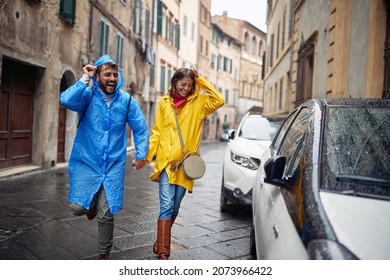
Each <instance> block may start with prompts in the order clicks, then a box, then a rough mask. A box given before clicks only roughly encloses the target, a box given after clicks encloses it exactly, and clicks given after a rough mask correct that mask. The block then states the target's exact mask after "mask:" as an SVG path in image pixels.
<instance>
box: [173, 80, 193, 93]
mask: <svg viewBox="0 0 390 280" xmlns="http://www.w3.org/2000/svg"><path fill="white" fill-rule="evenodd" d="M175 87H176V92H177V93H178V94H180V95H181V96H187V94H188V93H189V92H190V91H191V89H192V87H193V81H192V79H191V78H188V77H184V78H182V79H180V80H178V81H177V82H176V84H175Z"/></svg>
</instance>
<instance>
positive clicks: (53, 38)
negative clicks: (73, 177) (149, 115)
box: [0, 0, 149, 168]
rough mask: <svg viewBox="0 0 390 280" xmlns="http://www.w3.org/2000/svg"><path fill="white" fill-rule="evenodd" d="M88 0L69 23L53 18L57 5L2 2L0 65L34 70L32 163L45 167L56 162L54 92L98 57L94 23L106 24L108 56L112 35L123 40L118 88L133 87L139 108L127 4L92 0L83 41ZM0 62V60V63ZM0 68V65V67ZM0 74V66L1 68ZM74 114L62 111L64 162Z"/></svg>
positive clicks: (141, 81)
mask: <svg viewBox="0 0 390 280" xmlns="http://www.w3.org/2000/svg"><path fill="white" fill-rule="evenodd" d="M90 7H91V6H90V2H89V1H76V18H75V21H74V24H70V23H68V22H66V21H64V20H63V19H62V18H61V17H60V16H59V9H60V6H59V1H54V0H52V1H45V2H42V3H39V2H37V1H24V0H15V1H8V2H6V3H4V5H3V6H2V9H1V10H0V21H1V26H0V28H1V32H0V53H1V61H3V59H11V60H15V61H18V62H20V63H23V64H28V65H31V66H33V67H34V69H35V71H36V88H35V91H34V97H33V98H34V109H33V110H34V112H33V141H32V162H31V163H32V164H35V165H40V166H43V167H45V168H47V167H51V166H54V165H55V164H56V160H57V145H58V117H59V108H60V104H59V94H60V91H61V90H60V86H61V81H62V80H64V81H67V83H68V85H67V86H70V85H72V84H73V83H74V82H76V81H77V80H78V79H79V78H80V77H81V75H82V67H83V65H85V64H86V63H93V62H94V61H96V60H97V59H98V53H97V46H98V43H97V42H98V30H99V27H98V26H99V25H98V24H99V20H100V19H103V20H104V21H105V22H106V23H107V24H108V25H109V26H110V33H109V34H110V36H109V47H108V54H109V55H110V56H111V57H112V58H113V59H114V60H115V58H116V38H115V37H116V34H117V33H121V34H122V35H123V36H124V39H125V40H124V51H123V67H122V69H121V70H122V73H123V76H124V79H125V85H124V88H123V89H124V90H126V91H129V90H130V83H131V82H134V84H135V85H136V87H135V92H134V97H135V98H136V100H137V102H138V103H139V104H140V106H141V108H145V106H144V105H145V103H144V101H143V97H142V90H143V88H144V85H145V73H148V69H149V65H148V64H147V63H145V62H144V61H143V60H142V58H141V54H140V51H139V48H138V45H137V40H136V36H135V35H134V33H132V6H131V4H129V3H126V4H125V3H123V2H120V1H112V2H109V3H106V5H103V4H102V3H101V2H97V1H95V4H94V6H93V17H92V21H91V22H92V26H91V30H92V33H91V42H90V41H89V39H90V38H89V34H90V33H89V27H90V25H89V19H90V16H91V14H90ZM0 63H1V62H0ZM0 66H1V65H0ZM1 69H2V70H3V68H2V67H1ZM76 126H77V117H76V113H74V112H71V111H67V116H66V136H65V143H66V144H65V158H66V160H68V159H69V155H70V152H71V148H72V145H73V139H74V136H75V133H76Z"/></svg>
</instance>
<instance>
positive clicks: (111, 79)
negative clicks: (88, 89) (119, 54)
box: [96, 65, 118, 94]
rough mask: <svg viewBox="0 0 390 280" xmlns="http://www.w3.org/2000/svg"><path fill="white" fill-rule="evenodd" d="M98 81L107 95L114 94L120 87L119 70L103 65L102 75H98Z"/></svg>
mask: <svg viewBox="0 0 390 280" xmlns="http://www.w3.org/2000/svg"><path fill="white" fill-rule="evenodd" d="M96 81H97V82H98V83H99V87H100V89H101V90H102V91H103V92H104V93H105V94H113V93H114V91H115V89H116V86H117V85H118V69H115V68H113V67H109V66H106V65H103V66H102V69H101V71H100V73H99V74H97V75H96Z"/></svg>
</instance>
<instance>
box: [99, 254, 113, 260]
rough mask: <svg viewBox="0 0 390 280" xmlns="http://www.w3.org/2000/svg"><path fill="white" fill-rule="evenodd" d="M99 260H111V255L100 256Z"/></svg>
mask: <svg viewBox="0 0 390 280" xmlns="http://www.w3.org/2000/svg"><path fill="white" fill-rule="evenodd" d="M99 260H111V255H110V254H100V255H99Z"/></svg>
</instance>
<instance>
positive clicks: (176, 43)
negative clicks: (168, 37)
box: [175, 25, 180, 49]
mask: <svg viewBox="0 0 390 280" xmlns="http://www.w3.org/2000/svg"><path fill="white" fill-rule="evenodd" d="M175 46H176V48H177V49H180V25H176V42H175Z"/></svg>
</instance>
